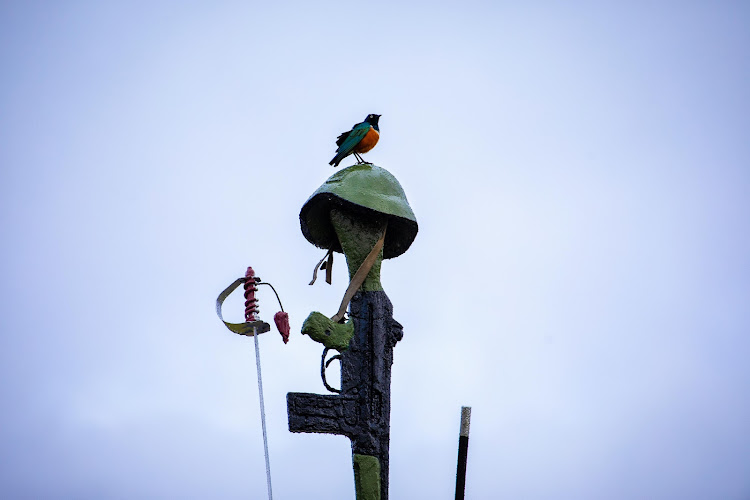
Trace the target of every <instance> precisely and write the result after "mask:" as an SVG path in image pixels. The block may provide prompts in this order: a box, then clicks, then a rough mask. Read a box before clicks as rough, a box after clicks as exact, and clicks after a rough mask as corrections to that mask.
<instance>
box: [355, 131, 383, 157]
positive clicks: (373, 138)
mask: <svg viewBox="0 0 750 500" xmlns="http://www.w3.org/2000/svg"><path fill="white" fill-rule="evenodd" d="M378 139H380V134H379V133H378V131H377V130H375V129H374V128H372V127H370V130H368V131H367V133H366V134H365V136H364V137H363V138H362V140H361V141H359V144H357V145H356V146H355V147H354V151H356V152H357V153H367V152H368V151H369V150H371V149H372V148H374V147H375V144H377V143H378Z"/></svg>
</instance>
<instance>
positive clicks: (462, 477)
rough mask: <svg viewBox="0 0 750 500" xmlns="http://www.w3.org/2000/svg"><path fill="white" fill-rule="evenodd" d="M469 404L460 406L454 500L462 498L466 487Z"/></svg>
mask: <svg viewBox="0 0 750 500" xmlns="http://www.w3.org/2000/svg"><path fill="white" fill-rule="evenodd" d="M470 423H471V406H462V407H461V431H460V432H459V434H458V466H457V467H456V500H464V490H465V489H466V458H467V455H468V452H469V424H470Z"/></svg>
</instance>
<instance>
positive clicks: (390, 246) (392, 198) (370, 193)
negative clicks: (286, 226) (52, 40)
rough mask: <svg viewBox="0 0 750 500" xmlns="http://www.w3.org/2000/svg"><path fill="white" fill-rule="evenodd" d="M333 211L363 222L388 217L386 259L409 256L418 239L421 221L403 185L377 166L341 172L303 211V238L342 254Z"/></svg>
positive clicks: (347, 169) (300, 218) (318, 192)
mask: <svg viewBox="0 0 750 500" xmlns="http://www.w3.org/2000/svg"><path fill="white" fill-rule="evenodd" d="M332 208H340V209H344V210H347V211H349V212H352V213H355V214H361V216H362V217H363V218H375V217H383V216H386V217H387V219H388V229H387V230H386V233H385V245H384V246H383V258H384V259H391V258H393V257H398V256H399V255H401V254H402V253H404V252H406V251H407V250H408V249H409V247H410V246H411V244H412V242H413V241H414V238H415V237H416V236H417V230H418V226H417V219H416V217H414V212H412V210H411V207H410V206H409V202H408V201H407V200H406V194H405V193H404V190H403V188H401V184H399V183H398V181H397V180H396V178H395V177H394V176H393V175H392V174H391V173H390V172H388V171H387V170H386V169H384V168H381V167H378V166H376V165H371V164H367V163H362V164H357V165H352V166H351V167H348V168H345V169H343V170H339V171H338V172H336V173H335V174H333V175H332V176H331V177H329V178H328V180H327V181H325V183H323V185H322V186H320V187H319V188H318V189H317V190H316V191H315V192H314V193H313V195H312V196H311V197H310V199H308V200H307V202H305V204H304V206H303V207H302V210H301V211H300V214H299V220H300V225H301V227H302V234H304V235H305V238H307V241H309V242H310V243H312V244H313V245H315V246H317V247H320V248H323V249H326V250H327V249H329V248H333V250H334V251H336V252H341V251H342V250H341V244H340V243H339V240H338V237H337V236H336V232H335V231H334V229H333V225H332V224H331V220H330V215H329V214H330V211H331V209H332Z"/></svg>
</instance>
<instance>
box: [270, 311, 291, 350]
mask: <svg viewBox="0 0 750 500" xmlns="http://www.w3.org/2000/svg"><path fill="white" fill-rule="evenodd" d="M273 322H274V323H276V328H278V330H279V333H280V334H281V338H282V339H284V343H285V344H286V343H287V342H289V315H288V314H287V313H285V312H283V311H279V312H277V313H276V314H274V315H273Z"/></svg>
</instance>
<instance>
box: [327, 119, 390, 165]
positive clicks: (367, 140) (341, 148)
mask: <svg viewBox="0 0 750 500" xmlns="http://www.w3.org/2000/svg"><path fill="white" fill-rule="evenodd" d="M379 119H380V115H367V118H365V121H363V122H362V123H358V124H356V125H355V126H353V127H352V129H351V130H350V131H349V132H344V133H343V134H341V135H340V136H339V137H338V139H336V145H337V146H338V149H337V150H336V156H334V157H333V160H331V161H330V162H329V165H333V166H334V167H338V166H339V163H341V161H342V160H343V159H344V158H346V157H347V156H349V155H350V154H354V156H355V157H356V158H357V162H358V163H365V161H364V160H362V157H361V156H359V155H360V154H361V153H367V152H368V151H369V150H371V149H372V148H374V147H375V144H377V143H378V139H380V129H379V128H378V120H379Z"/></svg>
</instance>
